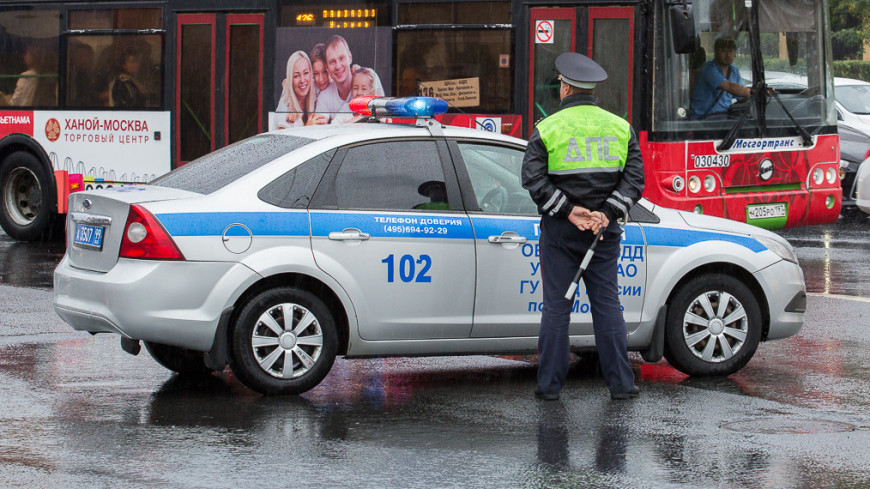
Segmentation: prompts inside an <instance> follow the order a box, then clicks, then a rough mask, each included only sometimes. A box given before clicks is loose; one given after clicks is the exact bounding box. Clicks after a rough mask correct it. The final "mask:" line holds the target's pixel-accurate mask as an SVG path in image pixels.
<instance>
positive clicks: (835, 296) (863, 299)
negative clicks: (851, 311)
mask: <svg viewBox="0 0 870 489" xmlns="http://www.w3.org/2000/svg"><path fill="white" fill-rule="evenodd" d="M807 295H811V296H814V297H827V298H829V299H845V300H849V301H858V302H870V298H867V297H855V296H851V295H841V294H826V293H823V292H807Z"/></svg>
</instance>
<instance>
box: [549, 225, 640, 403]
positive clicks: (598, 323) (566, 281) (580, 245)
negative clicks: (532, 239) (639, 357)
mask: <svg viewBox="0 0 870 489" xmlns="http://www.w3.org/2000/svg"><path fill="white" fill-rule="evenodd" d="M594 237H595V236H594V234H593V233H592V231H580V230H579V229H577V227H576V226H574V225H573V224H571V222H570V221H569V220H568V219H566V218H556V217H551V216H548V215H544V216H542V217H541V236H540V242H539V245H540V260H541V281H542V285H543V293H544V308H543V313H542V315H541V331H540V334H539V336H538V391H539V392H543V393H558V392H559V391H560V390H561V389H562V385H563V384H564V383H565V378H566V377H567V375H568V356H569V353H570V351H569V348H570V343H569V340H568V324H569V323H570V321H571V308H572V307H573V306H574V301H575V300H576V298H578V297H579V298H580V302H581V304H582V303H583V302H584V301H583V297H581V296H575V299H571V300H568V299H565V292H566V291H567V290H568V287H569V286H570V284H571V280H572V279H573V278H574V274H575V273H577V267H579V266H580V262H581V261H582V260H583V257H584V256H585V254H586V251H587V250H588V249H589V246H590V245H591V244H592V239H593V238H594ZM621 239H622V230H621V228H620V226H619V224H618V223H616V222H615V221H614V222H611V223H610V226H608V228H607V230H605V232H604V240H603V241H601V242H600V243H598V246H597V247H596V248H595V254H594V256H593V258H592V261H590V263H589V265H588V267H587V269H586V272H585V273H584V275H583V279H582V280H583V282H584V284H585V285H586V292H587V294H588V298H589V305H590V309H591V313H592V324H593V329H594V331H595V347H596V349H597V350H598V356H599V359H600V362H601V373H602V375H603V376H604V380H605V382H607V386H608V388H609V389H610V392H611V393H623V392H628V391H629V390H631V388H632V387H634V374H633V373H632V371H631V367H630V365H629V362H628V352H627V350H626V341H627V340H626V326H625V319H624V317H623V315H622V309H621V308H620V304H619V295H618V289H617V287H618V283H617V260H619V253H620V249H621V247H620V241H621Z"/></svg>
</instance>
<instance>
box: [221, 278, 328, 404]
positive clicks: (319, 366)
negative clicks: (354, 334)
mask: <svg viewBox="0 0 870 489" xmlns="http://www.w3.org/2000/svg"><path fill="white" fill-rule="evenodd" d="M337 347H338V339H337V332H336V327H335V322H334V320H333V319H332V315H331V314H330V313H329V309H328V308H327V307H326V305H325V304H324V303H323V301H321V300H320V299H319V298H317V297H316V296H315V295H313V294H311V293H309V292H306V291H303V290H299V289H295V288H292V287H276V288H273V289H269V290H266V291H264V292H261V293H259V294H257V295H256V296H254V297H253V298H252V299H250V300H249V301H247V302H246V303H245V304H244V305H243V306H242V308H241V311H240V313H239V316H238V319H237V320H236V322H235V326H234V328H233V333H232V356H231V357H232V368H233V373H235V375H236V377H238V378H239V380H241V381H242V383H243V384H245V385H246V386H248V387H250V388H251V389H253V390H255V391H257V392H260V393H262V394H266V395H273V394H301V393H303V392H306V391H308V390H309V389H311V388H313V387H314V386H316V385H317V384H319V383H320V381H321V380H323V378H324V377H326V374H327V373H329V370H330V369H331V368H332V364H333V362H334V361H335V354H336V350H337Z"/></svg>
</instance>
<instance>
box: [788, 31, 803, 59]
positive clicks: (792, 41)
mask: <svg viewBox="0 0 870 489" xmlns="http://www.w3.org/2000/svg"><path fill="white" fill-rule="evenodd" d="M799 44H800V43H799V42H798V33H797V32H786V33H785V50H786V52H788V64H789V65H791V66H794V65H796V64H797V62H798V47H799Z"/></svg>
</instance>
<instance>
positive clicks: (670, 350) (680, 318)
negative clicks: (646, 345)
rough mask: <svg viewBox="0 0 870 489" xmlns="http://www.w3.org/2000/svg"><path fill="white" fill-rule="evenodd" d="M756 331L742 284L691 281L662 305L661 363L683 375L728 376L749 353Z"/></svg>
mask: <svg viewBox="0 0 870 489" xmlns="http://www.w3.org/2000/svg"><path fill="white" fill-rule="evenodd" d="M723 299H724V300H725V302H724V304H723ZM723 307H724V308H723ZM761 328H762V324H761V311H760V308H759V306H758V301H757V300H756V298H755V295H754V294H753V293H752V291H751V290H749V287H747V286H746V285H745V284H744V283H743V282H741V281H739V280H737V279H736V278H734V277H731V276H728V275H723V274H707V275H702V276H699V277H695V278H693V279H691V280H690V281H689V282H687V283H686V284H685V285H683V286H682V287H680V289H679V290H678V291H677V293H676V294H675V295H674V296H673V299H672V300H671V302H670V304H669V306H668V313H667V323H666V325H665V358H667V360H668V362H669V363H670V364H671V365H672V366H674V367H675V368H677V369H678V370H680V371H681V372H683V373H685V374H688V375H692V376H724V375H730V374H733V373H734V372H736V371H738V370H740V369H741V368H743V366H744V365H746V363H747V362H748V361H749V360H750V359H751V358H752V356H753V355H754V354H755V350H756V349H757V348H758V342H759V340H760V339H761Z"/></svg>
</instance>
